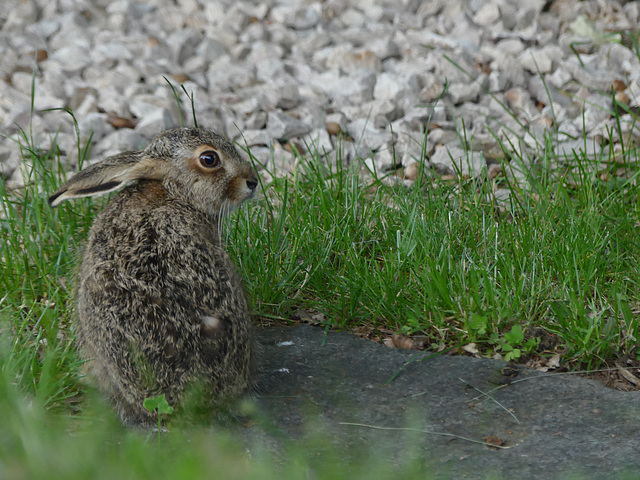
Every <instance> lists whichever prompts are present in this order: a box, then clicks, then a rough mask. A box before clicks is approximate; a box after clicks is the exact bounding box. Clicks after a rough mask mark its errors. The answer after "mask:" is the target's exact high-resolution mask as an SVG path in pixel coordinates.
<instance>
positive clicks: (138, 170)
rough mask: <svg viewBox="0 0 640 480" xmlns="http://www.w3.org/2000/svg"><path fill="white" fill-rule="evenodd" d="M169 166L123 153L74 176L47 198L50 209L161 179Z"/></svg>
mask: <svg viewBox="0 0 640 480" xmlns="http://www.w3.org/2000/svg"><path fill="white" fill-rule="evenodd" d="M168 168H169V163H168V162H164V161H162V160H159V159H152V158H150V157H148V156H145V155H143V153H142V152H124V153H120V154H118V155H114V156H113V157H109V158H106V159H105V160H104V161H102V162H99V163H96V164H95V165H91V166H90V167H88V168H85V169H84V170H82V171H80V172H78V173H77V174H76V175H74V176H73V177H71V179H70V180H69V181H68V182H67V183H65V184H64V185H62V186H61V187H60V188H59V189H58V190H57V191H56V192H55V193H54V194H53V195H51V196H50V197H49V204H50V205H51V206H52V207H56V206H58V205H59V204H60V203H61V202H63V201H65V200H69V199H72V198H81V197H91V196H95V195H102V194H105V193H109V192H113V191H114V190H117V189H119V188H122V187H124V186H125V185H127V184H128V183H131V182H132V181H134V180H141V179H149V180H160V179H162V178H163V177H164V176H165V175H166V173H167V171H168Z"/></svg>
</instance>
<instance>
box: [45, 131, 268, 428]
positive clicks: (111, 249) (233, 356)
mask: <svg viewBox="0 0 640 480" xmlns="http://www.w3.org/2000/svg"><path fill="white" fill-rule="evenodd" d="M203 152H214V153H215V154H217V155H218V157H211V158H218V159H219V160H220V162H219V164H218V165H216V166H214V167H213V168H210V167H208V166H206V165H203V164H202V162H201V159H202V155H203ZM205 155H206V153H205ZM135 180H137V182H136V183H134V184H130V183H131V182H133V181H135ZM122 186H125V188H124V190H122V191H121V192H120V193H118V194H117V195H116V196H115V198H113V199H112V200H111V202H109V203H108V205H107V206H106V208H105V209H104V210H103V211H102V212H101V213H100V214H99V215H98V217H97V218H96V220H95V223H94V224H93V227H92V228H91V232H90V234H89V239H88V243H87V247H86V250H85V253H84V256H83V258H82V263H81V266H80V271H79V278H78V290H77V310H78V328H77V337H78V344H79V348H80V352H81V355H82V357H83V358H84V359H85V360H86V361H87V369H88V372H89V373H90V374H91V376H92V377H93V378H94V379H95V382H96V383H97V385H98V386H99V388H100V389H102V390H103V391H105V392H106V393H108V394H109V396H110V397H111V398H112V399H113V401H114V404H115V406H116V408H117V410H118V412H119V414H120V416H121V418H122V420H123V421H124V422H125V423H128V424H147V425H148V424H155V423H156V422H157V416H156V414H155V413H152V412H149V411H147V410H146V409H145V408H144V407H143V402H144V400H145V398H150V397H155V396H157V395H160V394H165V396H166V399H167V401H168V402H169V404H170V405H173V406H179V405H180V403H181V400H182V399H183V397H184V395H185V394H186V392H187V391H188V390H189V388H190V387H191V386H197V387H199V388H200V389H201V391H205V392H206V394H207V396H208V397H209V398H210V402H211V404H218V403H220V402H225V401H227V400H229V399H231V398H233V397H235V396H237V395H238V394H240V393H241V392H242V391H243V390H245V389H246V388H247V387H248V386H249V385H250V383H251V373H252V366H253V356H254V346H253V340H252V334H251V320H250V317H249V314H248V311H247V303H246V300H245V297H244V294H243V290H242V285H241V281H240V279H239V277H238V275H237V273H236V271H235V268H234V266H233V264H232V262H231V260H230V258H229V255H228V254H227V253H226V251H225V249H224V248H223V246H222V245H221V243H220V232H219V222H220V217H221V216H223V215H224V214H225V213H226V212H228V211H229V210H230V209H232V208H233V207H235V206H236V205H238V204H239V203H240V202H242V201H243V200H245V199H246V198H248V197H250V196H251V195H252V194H253V193H254V191H255V188H256V186H257V178H256V176H255V172H254V171H253V169H252V168H251V166H250V165H249V163H248V162H246V161H245V160H243V159H242V158H241V157H240V155H239V154H238V153H237V151H236V150H235V148H234V147H233V146H232V145H231V144H230V143H229V142H228V141H226V140H225V139H223V138H222V137H220V136H218V135H216V134H214V133H213V132H209V131H206V130H201V129H187V128H183V129H175V130H170V131H167V132H165V133H163V134H161V135H159V136H158V137H156V138H155V139H154V140H153V141H152V142H151V144H150V145H149V146H148V147H147V148H145V149H144V150H141V151H139V152H127V153H123V154H120V155H116V156H114V157H110V158H108V159H105V160H104V161H103V162H101V163H98V164H95V165H92V166H91V167H89V168H88V169H85V170H83V171H82V172H80V173H78V174H77V175H76V176H75V177H73V178H72V179H71V180H69V182H67V183H66V184H65V185H63V186H62V187H61V188H60V189H59V190H58V192H56V193H55V194H54V195H52V197H51V199H50V201H51V203H52V205H57V204H58V203H60V202H61V201H62V200H65V199H68V198H75V197H79V196H86V195H93V194H98V193H103V192H106V191H112V190H115V189H116V188H119V187H122Z"/></svg>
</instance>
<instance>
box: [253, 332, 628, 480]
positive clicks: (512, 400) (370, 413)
mask: <svg viewBox="0 0 640 480" xmlns="http://www.w3.org/2000/svg"><path fill="white" fill-rule="evenodd" d="M259 339H260V341H261V343H262V347H263V348H262V353H261V357H262V360H261V365H262V372H261V374H260V377H259V382H258V383H259V388H260V391H259V393H258V395H257V398H256V400H255V401H256V403H257V406H258V409H259V411H260V412H261V415H259V416H261V417H262V418H263V421H262V422H259V423H257V424H254V425H253V426H251V427H249V428H246V429H245V431H244V435H245V437H246V439H247V441H248V442H249V443H253V444H260V445H262V446H263V447H264V446H265V445H267V446H268V448H271V449H272V450H273V451H274V453H275V454H276V455H277V454H278V452H279V451H280V449H281V448H283V447H284V446H286V445H291V444H293V445H296V444H298V443H300V442H303V441H304V439H305V438H308V437H309V436H313V435H319V436H320V438H323V439H324V442H321V443H322V444H324V445H325V446H326V447H327V448H330V449H334V450H335V451H337V452H339V456H340V455H342V456H343V457H344V458H347V457H349V456H350V455H364V456H363V458H370V459H372V460H371V461H384V462H396V463H398V464H401V463H402V462H403V461H406V460H407V458H411V457H412V456H419V457H422V458H424V461H425V464H426V465H427V467H428V468H427V471H428V472H430V473H431V474H433V478H487V477H488V476H491V475H493V477H490V478H514V477H517V478H527V479H545V480H546V479H556V478H558V479H560V478H621V477H622V476H623V475H624V474H625V473H626V472H632V473H633V472H636V473H637V471H638V468H640V457H639V456H638V454H637V452H638V449H639V448H640V436H639V435H638V421H639V420H640V396H639V395H640V392H633V393H628V392H627V393H625V392H619V391H615V390H611V389H607V388H605V387H604V386H603V385H602V384H600V383H598V382H596V381H594V380H589V379H585V378H580V377H578V376H575V375H559V374H553V373H541V372H537V371H534V370H530V369H526V368H520V369H519V373H518V374H517V375H516V376H514V377H510V376H505V375H503V368H504V367H505V366H506V364H505V363H504V362H501V361H496V360H489V359H482V358H471V357H460V356H445V355H440V356H431V357H430V355H429V354H428V353H426V352H414V351H409V350H397V349H391V348H388V347H385V346H382V345H379V344H376V343H374V342H370V341H368V340H363V339H361V338H357V337H355V336H353V335H350V334H346V333H328V334H327V335H325V331H324V329H322V328H318V327H311V326H306V325H300V326H296V327H274V328H268V329H264V330H261V331H260V332H259ZM509 382H511V384H510V385H506V384H507V383H509ZM500 385H506V386H503V387H502V388H499V389H497V390H496V388H497V387H499V386H500ZM481 392H485V393H489V396H483V395H482V393H481ZM348 424H361V425H368V427H365V426H356V425H348ZM372 427H377V428H382V429H376V428H372ZM384 429H387V430H384ZM403 429H406V430H403ZM462 437H464V438H462ZM488 437H496V438H497V439H500V440H501V441H503V442H504V444H503V445H502V446H503V447H504V448H501V449H493V448H490V447H488V446H486V445H483V444H481V443H474V442H472V441H470V440H473V441H478V442H482V441H483V439H485V440H486V439H487V438H488ZM489 440H490V438H489ZM311 453H313V452H311ZM367 455H368V456H367ZM570 475H577V476H576V477H570ZM628 478H633V477H628Z"/></svg>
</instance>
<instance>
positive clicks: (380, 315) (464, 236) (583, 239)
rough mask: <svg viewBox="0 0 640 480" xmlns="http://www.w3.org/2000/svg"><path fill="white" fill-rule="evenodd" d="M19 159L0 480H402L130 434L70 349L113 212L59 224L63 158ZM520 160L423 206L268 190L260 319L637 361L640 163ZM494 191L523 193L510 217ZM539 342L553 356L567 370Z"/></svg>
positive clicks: (245, 239) (71, 210)
mask: <svg viewBox="0 0 640 480" xmlns="http://www.w3.org/2000/svg"><path fill="white" fill-rule="evenodd" d="M611 135H612V139H613V137H614V136H615V132H612V134H611ZM461 138H463V139H465V138H466V135H465V134H464V132H461ZM17 140H18V141H19V142H20V144H21V146H22V153H23V156H24V165H23V175H24V177H25V187H24V188H20V189H16V190H12V191H7V189H6V185H5V183H4V181H2V182H0V197H1V198H2V207H1V208H2V210H0V256H1V257H2V269H3V271H2V272H1V274H0V332H1V333H2V335H1V336H0V338H1V339H2V342H3V343H2V344H1V347H2V348H0V415H1V418H3V419H4V420H3V421H2V422H0V443H1V444H2V446H1V447H0V478H120V477H138V476H139V477H154V478H181V477H192V478H193V477H206V476H207V474H209V473H211V472H216V473H218V474H219V475H220V477H221V478H254V477H255V478H271V477H275V476H278V477H279V478H300V477H301V476H303V475H304V474H305V472H307V471H308V470H309V469H312V470H313V471H315V472H317V473H318V475H320V477H321V478H359V477H360V476H362V477H365V476H367V478H368V477H369V475H370V473H371V471H373V470H374V468H376V469H382V470H380V471H382V472H384V469H385V468H390V467H388V466H385V465H378V464H375V465H371V464H370V463H369V462H361V463H354V464H353V465H350V466H349V468H348V469H346V470H344V471H336V469H330V468H327V467H326V466H325V467H322V462H320V463H319V462H318V461H317V459H316V455H317V446H314V445H307V446H306V447H305V448H302V449H292V451H291V452H290V460H289V461H283V462H279V463H278V462H276V463H274V462H273V461H271V460H269V459H266V458H262V457H260V456H259V454H257V456H255V457H251V458H249V457H247V456H246V455H245V453H244V452H243V451H242V449H241V448H240V447H239V446H238V444H237V443H236V440H234V439H233V438H226V437H224V435H221V434H214V433H212V432H211V431H206V430H205V431H199V430H194V431H191V430H190V431H176V432H171V433H170V434H167V435H163V436H162V437H161V439H160V442H161V443H158V440H157V437H155V436H153V435H149V434H148V433H145V432H136V431H128V430H126V429H124V428H122V427H121V426H120V425H119V424H118V422H117V421H116V420H115V419H114V418H113V415H112V414H111V413H110V411H109V409H108V408H107V407H104V406H102V407H101V406H100V405H101V402H100V400H99V399H97V398H93V396H92V394H91V392H90V391H86V389H85V388H84V386H83V383H82V380H81V375H80V373H79V367H80V364H79V360H78V357H77V355H76V353H75V348H74V343H73V341H74V333H73V327H72V325H73V302H72V297H73V293H72V292H73V282H74V271H75V269H76V268H77V259H78V252H79V250H80V248H81V245H82V244H83V241H84V239H85V238H86V235H87V232H88V229H89V227H90V225H91V223H92V219H93V218H94V216H95V214H96V212H97V211H99V209H100V207H101V205H102V204H103V203H104V201H105V200H104V199H97V200H93V201H92V200H90V199H85V200H81V201H74V202H64V203H63V204H62V205H61V206H60V207H58V208H56V209H51V208H50V207H49V206H48V204H47V198H48V196H49V194H50V193H52V192H53V191H54V190H55V189H56V188H57V186H58V185H60V184H61V183H62V182H63V181H64V177H65V173H64V170H65V168H64V167H63V166H62V165H61V164H60V155H59V152H57V151H56V149H53V150H52V151H41V150H38V148H37V146H36V145H33V144H32V142H31V141H30V138H29V136H28V134H26V133H24V134H23V135H21V137H20V138H18V139H17ZM611 143H612V144H613V142H611ZM504 148H505V151H509V156H510V159H511V160H510V162H508V163H505V164H504V175H501V176H499V177H497V178H496V179H493V180H490V179H489V178H488V177H487V175H486V172H484V174H483V175H481V176H480V178H479V179H476V180H473V179H471V180H469V179H467V180H464V179H460V180H457V181H444V180H442V179H441V178H439V177H437V176H436V175H432V174H430V173H429V172H427V171H426V170H423V175H422V176H421V177H420V178H419V179H418V180H417V181H416V183H415V184H414V185H413V186H412V187H411V188H407V187H404V186H399V185H393V182H389V180H390V177H388V178H386V179H385V178H381V177H378V178H375V177H374V178H369V177H365V176H362V175H360V174H359V173H360V172H359V169H360V166H361V164H360V163H359V162H355V163H354V164H353V166H352V167H350V168H346V167H344V168H343V165H342V164H341V162H340V161H339V162H338V165H337V167H334V168H330V167H327V166H326V165H325V164H323V162H322V161H321V159H320V158H319V156H318V155H313V154H311V155H308V156H304V157H301V158H300V159H299V162H298V168H297V171H296V173H295V175H293V176H292V177H291V178H288V179H276V180H275V181H274V182H273V183H272V184H269V185H263V187H264V194H263V195H262V196H261V198H259V199H258V200H256V201H254V202H251V203H249V204H247V205H245V206H243V207H242V208H241V209H240V210H239V211H238V212H236V213H235V214H233V215H232V217H231V218H230V219H229V221H228V222H227V234H226V237H225V238H226V242H227V244H228V248H229V249H230V251H231V253H232V255H233V256H234V258H235V260H236V264H237V265H238V268H239V270H240V273H241V275H242V277H243V278H244V279H245V283H246V289H247V294H248V297H249V299H250V302H251V305H252V308H253V311H254V313H255V316H256V319H257V320H258V321H270V322H273V321H275V322H281V323H289V322H294V321H296V320H295V318H296V315H298V314H299V311H300V310H307V311H312V312H313V313H314V314H315V318H316V319H317V320H318V321H319V322H320V323H324V325H325V326H326V327H327V328H338V329H345V330H353V329H360V330H364V331H367V332H370V333H378V334H379V335H380V336H382V337H384V336H386V335H388V334H389V332H401V333H404V334H407V335H413V334H420V335H423V336H426V337H427V338H428V339H429V342H428V343H429V344H430V345H429V348H430V349H433V350H442V349H450V348H455V347H459V346H463V345H466V344H469V343H472V342H473V343H475V344H476V345H477V348H478V349H479V350H480V352H481V353H482V354H484V355H487V356H493V355H495V354H501V355H502V356H503V358H507V359H515V360H524V359H526V358H527V356H528V355H541V356H544V355H551V354H553V353H555V352H560V351H561V352H562V353H563V360H564V361H565V362H567V363H569V364H570V365H571V366H573V367H575V368H597V367H601V366H603V365H607V364H609V363H610V362H613V361H614V360H615V359H616V358H619V357H621V356H624V355H626V354H629V353H630V352H632V351H634V346H635V345H636V344H637V340H638V338H639V336H640V332H639V331H638V330H639V326H638V318H637V314H638V306H639V305H640V298H639V297H640V288H638V287H639V283H640V271H639V267H638V265H640V258H639V257H640V248H638V247H639V245H638V240H637V238H638V236H637V234H636V232H637V226H638V222H639V202H640V199H639V197H638V187H637V183H638V182H637V179H638V160H639V156H638V152H637V150H635V149H634V148H631V147H629V146H626V147H625V150H624V151H623V153H622V154H621V153H619V152H614V151H613V149H612V150H611V151H609V150H607V149H605V150H604V153H603V155H602V156H601V157H600V158H588V157H587V156H585V155H584V154H583V153H582V152H576V153H575V155H574V156H573V157H571V158H566V159H558V158H557V156H556V154H555V150H554V148H555V147H554V142H553V140H552V139H549V141H548V143H547V144H545V145H538V146H536V156H537V161H536V162H534V163H533V166H532V167H527V166H526V165H527V162H524V161H523V160H522V158H521V156H520V155H521V154H520V153H519V152H518V151H517V150H516V151H513V149H512V148H511V146H508V145H505V146H504ZM79 153H80V157H81V159H84V158H85V157H86V156H87V155H88V148H87V147H86V146H79ZM557 165H560V168H556V167H555V166H557ZM513 171H517V172H519V174H518V175H514V174H513ZM516 177H517V178H521V179H524V180H520V181H516V180H515V178H516ZM497 187H500V188H503V189H507V190H508V191H509V193H510V199H509V200H508V201H507V203H506V204H499V202H498V200H496V198H495V195H494V192H495V189H496V188H497ZM540 331H544V332H546V334H548V335H553V338H555V339H556V340H555V341H556V345H555V346H554V347H553V350H552V351H549V350H547V351H544V350H543V348H542V346H541V345H540V343H539V338H540V336H539V332H540ZM534 334H535V335H534ZM547 348H548V346H547ZM87 439H90V441H87ZM174 454H175V458H178V459H179V460H178V461H174V460H173V458H174V456H173V455H174ZM324 454H325V455H330V454H331V452H326V451H324ZM253 455H256V453H255V452H254V453H253ZM325 458H326V457H325ZM325 463H326V462H325ZM398 468H399V470H394V476H402V475H400V474H399V473H398V472H402V473H404V474H406V475H405V476H409V477H411V476H416V477H417V476H422V478H424V465H416V464H415V463H412V462H407V464H406V465H404V466H401V467H398ZM403 469H404V470H403ZM383 476H384V475H383Z"/></svg>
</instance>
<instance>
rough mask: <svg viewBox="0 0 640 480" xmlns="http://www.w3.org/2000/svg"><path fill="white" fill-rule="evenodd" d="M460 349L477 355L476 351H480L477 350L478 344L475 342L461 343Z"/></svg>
mask: <svg viewBox="0 0 640 480" xmlns="http://www.w3.org/2000/svg"><path fill="white" fill-rule="evenodd" d="M462 350H464V351H465V352H467V353H470V354H471V355H477V354H478V353H480V350H478V346H477V345H476V344H475V343H468V344H466V345H463V346H462Z"/></svg>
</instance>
